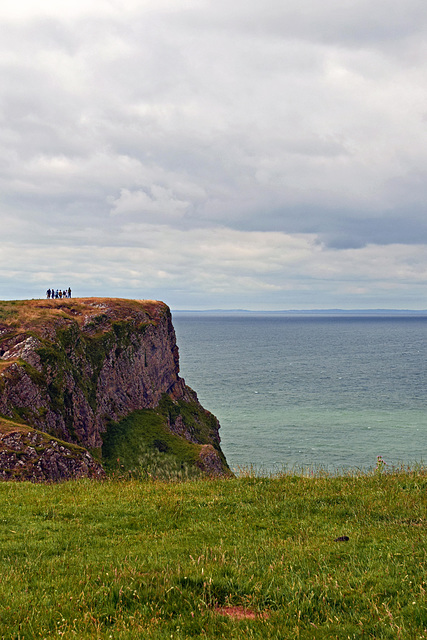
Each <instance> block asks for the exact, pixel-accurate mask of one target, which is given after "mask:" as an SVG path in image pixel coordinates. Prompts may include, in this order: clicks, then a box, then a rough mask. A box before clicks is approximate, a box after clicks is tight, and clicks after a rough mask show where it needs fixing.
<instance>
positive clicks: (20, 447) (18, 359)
mask: <svg viewBox="0 0 427 640" xmlns="http://www.w3.org/2000/svg"><path fill="white" fill-rule="evenodd" d="M218 431H219V423H218V421H217V419H216V418H215V417H214V416H213V415H212V414H211V413H209V412H208V411H206V410H205V409H203V407H202V406H201V405H200V403H199V401H198V399H197V395H196V394H195V392H194V391H193V390H192V389H190V388H189V387H188V386H186V384H185V381H184V380H183V379H182V378H180V376H179V355H178V347H177V344H176V336H175V331H174V328H173V325H172V318H171V313H170V310H169V308H168V307H167V306H166V305H165V304H164V303H162V302H158V301H153V300H125V299H109V298H80V299H63V300H31V301H10V302H0V478H1V477H3V478H5V479H9V478H10V479H14V478H15V479H30V480H43V479H45V480H58V479H62V478H64V479H65V478H68V477H76V476H81V475H88V476H92V477H93V476H97V475H98V476H99V475H102V474H103V473H104V469H107V470H114V469H115V468H120V469H121V470H122V471H123V470H124V471H134V470H138V469H139V470H141V469H143V468H144V465H145V467H147V465H148V466H149V464H152V460H153V456H154V457H156V464H158V463H159V460H158V458H159V456H160V457H162V456H163V457H166V458H167V459H168V460H169V461H173V463H174V465H175V467H176V468H178V467H180V468H184V466H185V467H188V468H190V469H193V470H200V471H201V472H203V473H207V474H210V475H229V474H230V470H229V468H228V465H227V462H226V460H225V457H224V455H223V453H222V451H221V448H220V438H219V433H218ZM32 441H34V443H37V446H35V445H34V446H33V445H32V444H31V442H32ZM34 443H33V444H34ZM55 443H56V444H55ZM61 447H62V450H61ZM28 450H29V453H28ZM47 451H50V452H51V454H52V455H53V453H54V454H55V456H53V458H54V459H55V463H52V464H50V463H51V462H52V460H53V458H52V455H50V454H49V455H48V454H47ZM52 452H53V453H52ZM58 452H59V453H62V454H63V455H62V457H61V455H59V453H58ZM46 461H48V462H49V461H50V462H49V464H48V462H46ZM150 461H151V462H150ZM61 465H62V466H61ZM61 469H62V471H61Z"/></svg>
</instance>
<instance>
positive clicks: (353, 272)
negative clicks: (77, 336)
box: [0, 0, 427, 310]
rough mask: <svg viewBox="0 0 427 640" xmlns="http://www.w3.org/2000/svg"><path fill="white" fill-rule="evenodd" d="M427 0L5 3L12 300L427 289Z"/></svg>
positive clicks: (364, 304) (241, 297)
mask: <svg viewBox="0 0 427 640" xmlns="http://www.w3.org/2000/svg"><path fill="white" fill-rule="evenodd" d="M426 203H427V8H426V4H425V0H375V2H372V1H371V0H369V1H368V0H322V2H319V0H263V2H260V0H244V1H243V0H233V1H232V2H229V1H227V2H225V1H224V0H212V1H209V0H72V1H70V0H62V1H61V2H58V0H43V2H40V1H39V0H37V1H35V0H14V2H8V3H6V2H4V3H1V6H0V225H1V227H0V228H1V232H2V233H1V242H0V299H26V298H38V297H44V295H45V291H46V289H47V288H68V287H69V286H70V287H71V288H72V290H73V294H74V295H75V296H111V297H124V298H137V299H142V298H148V299H159V300H163V301H164V302H166V303H167V304H168V305H169V306H170V307H171V308H173V309H177V310H178V309H236V308H239V309H253V310H261V309H266V310H278V309H320V308H321V309H328V308H342V309H372V308H383V309H391V308H393V309H426V308H427V215H426Z"/></svg>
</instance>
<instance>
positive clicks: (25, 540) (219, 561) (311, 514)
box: [0, 469, 427, 640]
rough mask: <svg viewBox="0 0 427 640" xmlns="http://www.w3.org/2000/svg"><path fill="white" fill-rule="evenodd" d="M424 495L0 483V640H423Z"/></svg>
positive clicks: (234, 483) (282, 480) (319, 483)
mask: <svg viewBox="0 0 427 640" xmlns="http://www.w3.org/2000/svg"><path fill="white" fill-rule="evenodd" d="M426 488H427V476H426V474H425V470H424V469H419V470H417V471H413V472H407V473H403V472H400V473H399V472H395V473H387V474H385V473H380V472H378V473H372V474H367V475H363V476H362V475H361V476H354V477H323V476H322V477H319V476H315V477H311V478H307V477H302V476H296V475H287V476H283V477H276V478H256V477H251V476H249V475H248V476H247V477H240V478H232V479H223V480H194V481H187V482H182V483H177V482H169V483H166V482H159V481H156V482H153V481H142V480H127V481H124V480H107V481H104V482H93V481H92V482H91V481H83V480H81V481H73V482H68V483H64V484H59V485H32V484H29V483H1V484H0V558H1V566H0V575H1V579H0V637H1V638H2V639H12V638H14V639H16V640H17V639H18V638H20V639H24V638H25V639H26V640H30V639H31V640H32V639H33V638H60V637H62V638H79V639H85V638H102V639H104V638H105V639H110V638H112V639H118V638H120V639H122V638H123V639H131V638H132V639H137V638H138V639H140V638H144V639H166V638H175V639H184V638H224V639H230V638H231V639H239V640H240V639H242V638H260V639H261V638H262V639H265V638H278V639H287V638H307V639H308V638H325V639H326V638H327V639H330V638H390V639H391V638H393V639H396V638H414V639H415V638H427V604H426V600H427V599H426V597H425V590H426V588H427V586H426V583H427V576H426V559H427V558H426V545H425V542H426V532H427V518H426V516H427V514H426ZM340 535H347V536H349V541H348V542H334V538H336V537H338V536H340ZM227 605H236V606H244V607H246V608H249V609H251V610H253V611H255V612H259V613H264V614H265V615H264V616H263V617H262V616H259V617H258V618H256V619H254V620H251V619H243V620H235V619H230V618H226V617H223V616H220V615H218V613H216V612H215V607H217V606H227Z"/></svg>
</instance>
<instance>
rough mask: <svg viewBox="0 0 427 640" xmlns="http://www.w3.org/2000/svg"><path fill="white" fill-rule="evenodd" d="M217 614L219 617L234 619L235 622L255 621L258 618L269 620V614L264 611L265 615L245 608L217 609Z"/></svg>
mask: <svg viewBox="0 0 427 640" xmlns="http://www.w3.org/2000/svg"><path fill="white" fill-rule="evenodd" d="M215 613H217V614H218V615H219V616H228V617H229V618H234V619H235V620H244V619H249V620H255V619H256V618H268V613H267V612H266V611H264V612H263V613H255V611H252V610H251V609H246V608H245V607H216V608H215Z"/></svg>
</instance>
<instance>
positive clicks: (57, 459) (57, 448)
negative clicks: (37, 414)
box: [0, 430, 105, 482]
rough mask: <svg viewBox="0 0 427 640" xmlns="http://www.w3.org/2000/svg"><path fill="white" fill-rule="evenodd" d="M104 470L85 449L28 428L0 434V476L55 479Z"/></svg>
mask: <svg viewBox="0 0 427 640" xmlns="http://www.w3.org/2000/svg"><path fill="white" fill-rule="evenodd" d="M104 476H105V472H104V470H103V468H102V466H101V465H100V464H99V463H98V462H96V461H95V460H94V459H93V457H92V456H91V455H90V454H89V452H88V451H86V450H85V449H83V448H82V447H77V446H75V445H68V446H67V444H66V443H64V442H60V441H57V440H55V439H53V438H51V437H49V436H48V435H46V434H44V433H41V432H37V431H33V430H31V431H28V430H23V431H20V430H17V431H10V432H7V433H0V478H1V479H3V480H30V481H31V482H46V481H53V482H58V481H61V480H70V479H71V478H81V477H85V478H86V477H89V478H102V477H104Z"/></svg>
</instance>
